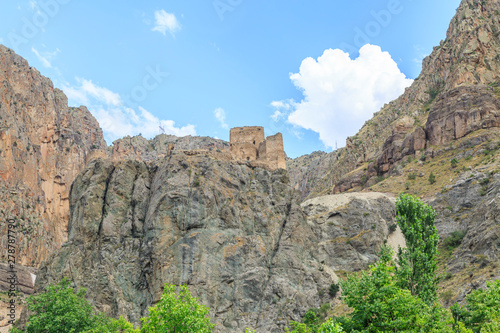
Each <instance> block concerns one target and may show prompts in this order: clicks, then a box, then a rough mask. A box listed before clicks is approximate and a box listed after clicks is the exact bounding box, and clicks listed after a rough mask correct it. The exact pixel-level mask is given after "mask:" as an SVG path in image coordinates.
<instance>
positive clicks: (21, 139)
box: [0, 45, 106, 266]
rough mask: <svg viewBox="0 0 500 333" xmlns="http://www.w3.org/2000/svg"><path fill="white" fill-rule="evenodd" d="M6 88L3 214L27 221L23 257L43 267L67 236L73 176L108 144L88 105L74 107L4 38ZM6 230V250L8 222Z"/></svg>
mask: <svg viewBox="0 0 500 333" xmlns="http://www.w3.org/2000/svg"><path fill="white" fill-rule="evenodd" d="M0 89H1V90H0V95H1V101H0V218H1V219H2V221H6V220H7V219H8V218H11V217H13V218H15V219H16V220H17V222H18V224H19V228H18V237H17V241H16V245H17V246H18V253H17V258H18V263H20V264H23V265H28V266H37V265H39V264H40V262H42V261H43V260H45V259H47V257H48V256H49V255H50V254H51V253H52V252H53V251H54V250H55V249H57V248H59V247H60V246H61V244H62V243H64V242H65V241H66V240H67V228H68V217H69V190H70V187H71V183H72V182H73V180H74V179H75V177H76V176H77V175H78V173H79V172H80V171H81V170H82V169H83V167H84V165H85V158H86V156H87V155H88V154H89V153H90V152H91V151H92V150H93V149H105V147H106V144H105V142H104V140H103V136H102V131H101V129H100V128H99V124H98V123H97V121H96V120H95V119H94V117H93V116H92V115H91V114H90V112H89V111H88V110H87V109H86V108H85V107H80V108H71V107H68V100H67V98H66V96H65V95H64V93H63V92H62V91H61V90H59V89H57V88H54V86H53V84H52V82H51V81H50V80H49V79H47V78H45V77H43V76H42V75H40V73H39V72H38V71H37V70H36V69H35V68H33V67H30V66H29V64H28V63H27V61H26V60H24V59H23V58H21V57H20V56H18V55H16V54H15V53H14V52H13V51H12V50H10V49H8V48H6V47H4V46H2V45H0ZM0 232H1V235H2V236H1V238H0V243H1V244H0V246H2V247H3V248H4V249H6V248H7V224H6V223H2V224H1V225H0ZM1 259H2V260H5V261H6V251H3V252H2V254H1Z"/></svg>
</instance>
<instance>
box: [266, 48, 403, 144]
mask: <svg viewBox="0 0 500 333" xmlns="http://www.w3.org/2000/svg"><path fill="white" fill-rule="evenodd" d="M290 79H291V81H292V82H293V84H294V85H295V86H296V87H297V88H298V89H299V90H301V91H302V93H303V95H304V98H303V100H302V101H300V102H295V101H290V100H287V101H274V102H273V103H271V105H272V106H273V107H274V108H275V109H276V111H275V113H274V114H273V115H272V116H271V117H272V118H273V119H274V120H277V119H279V118H280V117H287V120H288V122H289V123H291V124H293V125H295V126H297V127H301V128H305V129H309V130H312V131H315V132H317V133H319V137H320V140H321V141H322V142H323V143H324V144H325V146H327V147H329V148H333V147H335V146H336V144H337V143H338V145H339V146H343V145H344V143H345V139H346V138H347V137H348V136H351V135H354V134H355V133H356V132H357V131H358V130H359V129H360V128H361V126H362V125H363V123H364V122H365V121H366V120H368V119H370V118H371V117H372V114H373V113H374V112H376V111H378V110H379V109H380V108H381V107H382V106H383V105H384V104H385V103H387V102H389V101H391V100H393V99H395V98H397V97H398V96H399V95H401V94H402V93H403V92H404V89H405V88H406V87H408V86H410V85H411V83H412V82H413V80H411V79H407V78H406V77H405V75H404V74H403V73H401V71H400V70H399V68H398V66H397V64H396V62H395V61H394V60H393V59H392V58H391V55H390V54H389V53H388V52H382V50H381V49H380V47H379V46H376V45H370V44H367V45H365V46H363V47H362V48H361V49H360V50H359V57H358V58H357V59H351V58H350V57H349V54H348V53H346V52H343V51H342V50H339V49H336V50H332V49H328V50H326V51H324V53H323V55H322V56H320V57H319V58H318V59H317V60H315V59H313V58H306V59H304V60H303V61H302V64H301V65H300V70H299V73H295V74H290Z"/></svg>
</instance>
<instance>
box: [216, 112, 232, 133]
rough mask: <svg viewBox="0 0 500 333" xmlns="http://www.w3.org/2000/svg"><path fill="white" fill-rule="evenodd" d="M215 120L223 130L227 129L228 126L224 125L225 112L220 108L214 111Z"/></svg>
mask: <svg viewBox="0 0 500 333" xmlns="http://www.w3.org/2000/svg"><path fill="white" fill-rule="evenodd" d="M214 116H215V119H217V121H218V122H219V123H220V126H221V127H222V128H224V129H229V126H228V125H227V124H226V112H225V111H224V109H222V108H217V109H215V110H214Z"/></svg>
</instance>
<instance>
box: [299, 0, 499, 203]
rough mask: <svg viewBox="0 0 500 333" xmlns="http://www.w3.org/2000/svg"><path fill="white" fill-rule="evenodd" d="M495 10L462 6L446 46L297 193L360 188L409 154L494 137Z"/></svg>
mask: <svg viewBox="0 0 500 333" xmlns="http://www.w3.org/2000/svg"><path fill="white" fill-rule="evenodd" d="M499 12H500V2H499V1H497V0H493V1H482V2H479V1H476V0H464V1H462V3H461V4H460V7H459V8H458V9H457V13H456V15H455V17H454V18H453V20H452V22H451V23H450V27H449V29H448V32H447V34H446V38H445V40H444V41H442V42H441V43H440V45H439V46H437V47H435V48H434V50H433V52H432V53H431V54H430V55H429V56H428V57H426V58H425V59H424V61H423V66H422V72H421V74H420V76H419V77H418V78H417V79H415V81H414V83H413V84H412V86H411V87H409V88H407V89H406V91H405V92H404V94H403V95H402V96H401V97H399V98H398V99H396V100H395V101H392V102H390V103H389V104H387V105H386V106H384V107H383V108H382V109H381V110H380V111H379V112H378V113H377V114H376V115H375V116H374V117H373V118H372V119H371V120H369V121H367V122H366V123H365V125H364V126H363V128H362V129H361V130H360V131H359V132H358V133H357V134H356V135H355V136H353V137H351V138H348V140H347V144H346V147H345V148H342V149H339V151H337V152H335V153H332V154H333V155H335V156H336V157H337V159H338V160H337V161H336V163H334V165H333V166H329V167H327V169H323V170H322V171H323V173H326V175H325V176H324V177H323V178H322V180H321V181H320V182H318V181H316V180H315V181H314V183H313V184H311V185H310V184H308V181H309V180H308V179H307V178H306V179H302V178H299V179H297V183H296V184H297V186H298V188H301V189H307V190H306V191H305V192H304V191H303V193H304V194H306V195H309V197H313V196H317V195H320V194H325V193H339V192H344V191H347V190H349V189H356V190H360V189H362V188H363V187H369V186H372V185H374V184H375V183H376V182H377V181H380V179H381V178H380V177H382V176H383V177H387V176H390V175H391V174H392V172H393V171H394V169H395V168H397V167H398V166H399V165H401V162H402V161H403V160H404V159H405V158H407V157H408V156H410V157H412V158H414V157H417V158H419V157H420V156H421V155H430V156H431V157H432V156H435V155H436V151H440V147H445V146H447V145H449V144H453V142H455V141H456V140H459V139H462V138H468V137H469V136H474V137H475V136H476V134H477V133H478V132H479V131H480V130H481V136H482V141H483V142H484V141H488V140H491V139H495V138H498V132H499V127H500V114H499V106H500V104H499V97H500V91H499V86H500V53H499V51H498V50H499V49H500V22H499V20H498V13H499ZM323 158H325V159H326V158H329V159H331V157H329V156H328V155H326V156H324V157H323ZM292 169H293V168H290V172H291V174H292V178H294V176H293V174H295V173H297V171H296V170H292ZM299 173H300V172H299ZM308 191H309V193H308Z"/></svg>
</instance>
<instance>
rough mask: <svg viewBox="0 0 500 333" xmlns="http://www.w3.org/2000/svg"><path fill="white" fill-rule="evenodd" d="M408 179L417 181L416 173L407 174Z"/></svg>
mask: <svg viewBox="0 0 500 333" xmlns="http://www.w3.org/2000/svg"><path fill="white" fill-rule="evenodd" d="M408 179H409V180H415V179H417V173H416V172H411V173H409V174H408Z"/></svg>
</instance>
